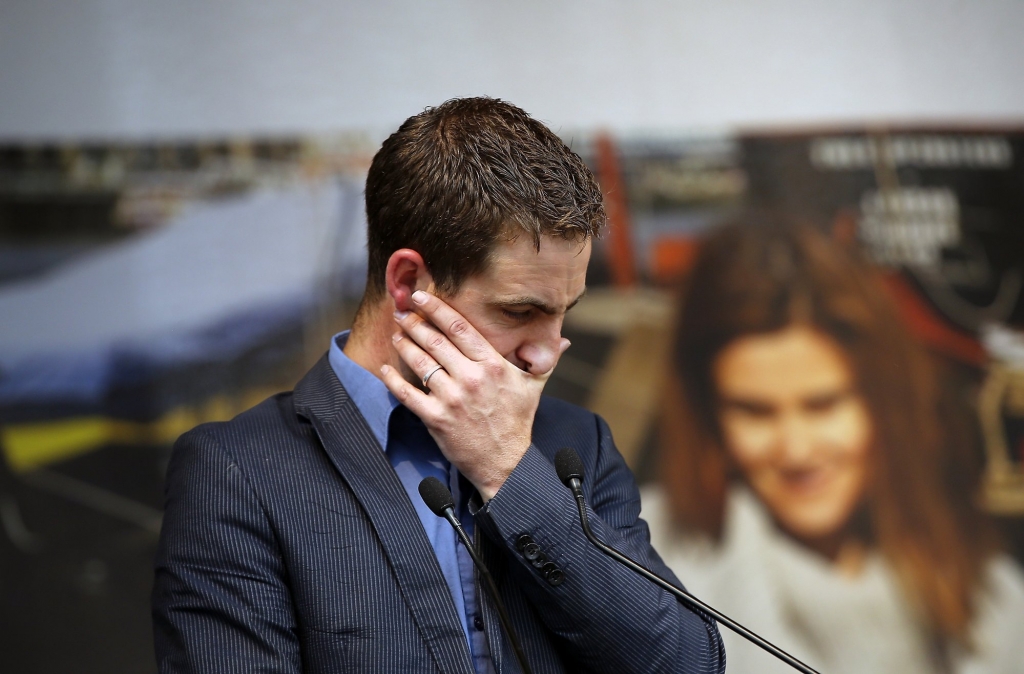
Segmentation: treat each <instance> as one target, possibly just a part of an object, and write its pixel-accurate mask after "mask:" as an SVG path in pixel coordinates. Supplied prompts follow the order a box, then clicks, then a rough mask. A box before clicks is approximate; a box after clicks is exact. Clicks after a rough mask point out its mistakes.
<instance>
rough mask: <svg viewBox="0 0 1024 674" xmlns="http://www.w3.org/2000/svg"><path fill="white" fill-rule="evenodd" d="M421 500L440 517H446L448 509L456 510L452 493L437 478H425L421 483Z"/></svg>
mask: <svg viewBox="0 0 1024 674" xmlns="http://www.w3.org/2000/svg"><path fill="white" fill-rule="evenodd" d="M420 498H422V499H423V502H424V503H426V504H427V507H428V508H430V509H431V510H432V511H433V512H434V514H435V515H437V516H438V517H444V511H445V510H447V509H448V508H451V509H453V510H454V509H455V501H454V500H453V499H452V493H451V492H450V491H448V487H446V486H444V483H443V482H441V481H440V480H438V479H437V478H436V477H425V478H423V481H422V482H420Z"/></svg>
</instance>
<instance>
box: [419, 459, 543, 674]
mask: <svg viewBox="0 0 1024 674" xmlns="http://www.w3.org/2000/svg"><path fill="white" fill-rule="evenodd" d="M419 491H420V498H422V499H423V502H424V503H426V504H427V507H428V508H430V510H431V512H433V513H434V514H435V515H437V516H438V517H443V518H444V519H446V520H448V524H450V525H452V528H453V529H455V533H456V534H458V536H459V540H461V541H462V545H464V546H465V548H466V550H467V551H468V552H469V556H470V557H472V558H473V563H474V564H476V568H477V569H479V570H480V575H481V576H483V577H484V581H485V583H484V587H486V588H487V591H488V593H489V594H490V595H491V599H492V600H493V601H494V606H495V607H496V608H497V609H498V619H499V620H501V626H502V627H504V628H505V634H506V635H508V640H509V642H510V643H511V644H512V650H513V651H515V654H516V660H517V661H518V662H519V669H521V670H522V671H523V674H533V670H532V669H530V664H529V663H528V662H527V661H526V653H524V652H523V647H522V645H521V644H520V643H519V636H518V635H517V634H516V632H515V630H514V629H512V620H511V619H510V618H509V617H508V611H506V610H505V604H504V603H503V602H502V601H501V597H500V596H499V595H498V586H497V584H495V582H494V578H493V577H492V576H491V572H490V571H488V570H487V567H486V566H484V562H483V560H482V559H480V557H479V555H477V553H476V550H475V549H474V548H473V541H471V540H470V539H469V536H468V535H467V534H466V530H465V529H463V528H462V522H459V518H458V517H456V516H455V500H454V499H452V493H451V491H449V490H448V487H446V486H445V485H444V483H443V482H441V481H440V480H438V479H437V478H436V477H426V478H423V480H422V481H421V482H420V486H419Z"/></svg>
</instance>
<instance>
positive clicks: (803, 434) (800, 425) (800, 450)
mask: <svg viewBox="0 0 1024 674" xmlns="http://www.w3.org/2000/svg"><path fill="white" fill-rule="evenodd" d="M778 440H779V443H778V446H779V451H780V452H781V455H782V457H783V459H784V460H785V461H786V463H792V464H800V463H803V462H805V461H807V460H808V459H809V458H810V457H811V454H812V453H813V451H814V433H813V430H812V428H811V424H810V423H809V422H808V420H807V419H804V418H803V417H802V416H801V415H800V414H794V413H790V414H787V415H785V416H784V417H783V418H782V419H781V423H780V424H779V438H778Z"/></svg>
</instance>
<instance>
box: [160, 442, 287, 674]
mask: <svg viewBox="0 0 1024 674" xmlns="http://www.w3.org/2000/svg"><path fill="white" fill-rule="evenodd" d="M166 490H167V493H166V509H165V514H164V523H163V529H162V532H161V536H160V549H159V552H158V553H157V559H156V577H155V584H154V587H153V629H154V637H155V647H156V655H157V666H158V669H159V671H160V672H161V674H170V673H172V672H175V673H176V672H190V673H192V672H195V673H206V672H209V673H210V674H225V673H230V672H282V673H283V672H299V671H301V661H300V655H299V643H298V638H297V636H296V620H295V613H294V610H293V607H292V604H291V598H290V594H289V592H288V586H287V579H286V575H285V570H284V565H283V563H282V558H281V554H280V552H279V548H278V545H277V541H276V537H275V535H274V532H273V530H272V528H271V526H270V522H269V520H268V518H267V516H266V514H265V512H264V510H263V508H262V506H261V504H260V502H259V501H258V499H257V497H256V494H255V493H254V491H253V489H252V487H251V486H250V484H249V483H248V481H247V480H246V478H245V476H244V475H243V474H242V472H241V470H240V469H239V467H238V465H237V464H236V463H235V462H234V461H233V460H232V459H231V457H230V456H229V454H228V453H227V452H226V451H225V449H224V448H223V447H222V446H221V445H220V443H219V442H217V440H216V439H215V438H213V437H211V436H210V435H209V434H208V433H206V432H204V430H203V429H202V428H199V429H196V430H194V431H191V432H190V433H187V434H185V435H184V436H182V437H181V438H180V439H179V440H178V442H177V443H176V445H175V448H174V453H173V455H172V457H171V463H170V465H169V467H168V474H167V487H166Z"/></svg>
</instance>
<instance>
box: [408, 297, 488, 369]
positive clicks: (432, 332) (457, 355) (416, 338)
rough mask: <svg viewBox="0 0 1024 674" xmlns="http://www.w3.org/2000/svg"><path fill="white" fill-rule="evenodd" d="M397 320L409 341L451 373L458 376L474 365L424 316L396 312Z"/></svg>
mask: <svg viewBox="0 0 1024 674" xmlns="http://www.w3.org/2000/svg"><path fill="white" fill-rule="evenodd" d="M395 320H396V321H397V322H398V325H399V326H401V328H402V330H403V331H405V334H406V335H408V336H409V337H411V338H412V339H411V340H409V341H411V342H414V343H415V344H417V345H418V346H419V348H421V349H422V350H423V351H424V352H426V353H428V354H429V355H430V357H431V358H433V360H435V361H436V362H437V363H438V364H440V365H442V366H444V369H445V370H447V371H448V372H449V373H451V374H458V373H460V372H462V371H463V370H464V369H465V366H467V365H471V364H472V360H471V359H470V358H469V357H468V356H466V355H465V354H464V353H462V351H460V350H459V347H458V346H457V345H456V344H455V343H453V342H452V341H451V340H450V339H448V337H446V336H445V334H444V333H443V332H441V331H440V330H438V329H437V327H436V326H434V325H431V324H430V322H429V321H428V320H427V319H425V318H423V317H422V316H419V315H417V314H414V313H412V312H408V311H406V312H395ZM396 347H397V343H396ZM411 366H412V364H411V363H410V367H411Z"/></svg>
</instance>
